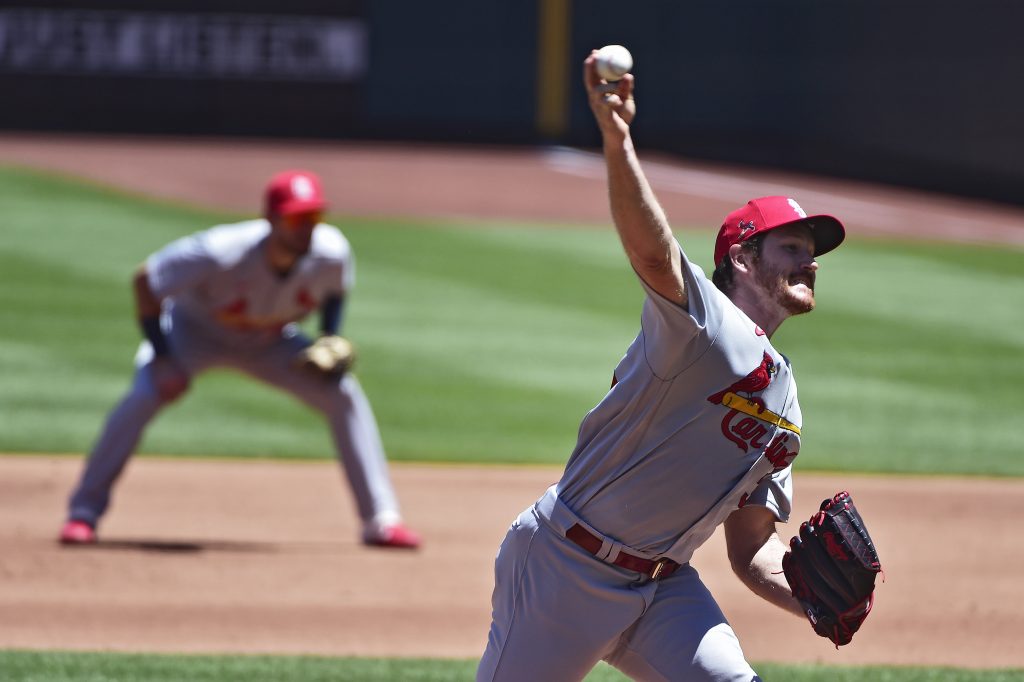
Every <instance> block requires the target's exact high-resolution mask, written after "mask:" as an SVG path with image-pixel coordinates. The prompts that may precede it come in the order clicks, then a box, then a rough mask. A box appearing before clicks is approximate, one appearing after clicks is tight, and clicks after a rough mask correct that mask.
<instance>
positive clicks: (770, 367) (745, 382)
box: [708, 351, 778, 410]
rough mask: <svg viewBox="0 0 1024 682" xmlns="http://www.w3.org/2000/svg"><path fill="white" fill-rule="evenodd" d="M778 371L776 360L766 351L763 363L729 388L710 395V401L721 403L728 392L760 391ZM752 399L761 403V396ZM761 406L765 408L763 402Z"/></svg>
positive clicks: (766, 386)
mask: <svg viewBox="0 0 1024 682" xmlns="http://www.w3.org/2000/svg"><path fill="white" fill-rule="evenodd" d="M776 372H778V368H777V367H776V366H775V361H774V360H772V356H770V355H768V351H765V352H764V357H763V358H762V359H761V364H760V365H758V366H757V367H755V368H754V371H752V372H751V373H750V374H748V375H747V376H745V377H743V378H742V379H740V380H739V381H736V382H734V383H733V384H732V385H731V386H729V388H727V389H725V390H723V391H719V392H718V393H715V394H714V395H710V396H708V402H711V403H714V404H716V405H721V404H722V401H723V400H724V399H725V396H726V394H727V393H759V392H760V391H763V390H764V389H766V388H768V384H770V383H771V382H772V377H774V376H775V373H776ZM751 400H753V401H754V402H757V403H761V399H760V398H751ZM761 408H762V410H763V409H764V404H763V403H762V404H761Z"/></svg>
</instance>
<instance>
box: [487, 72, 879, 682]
mask: <svg viewBox="0 0 1024 682" xmlns="http://www.w3.org/2000/svg"><path fill="white" fill-rule="evenodd" d="M594 61H595V58H594V54H591V56H590V57H589V58H588V59H587V60H586V61H585V62H584V81H585V84H586V89H587V92H588V96H589V100H590V107H591V110H592V111H593V113H594V116H595V118H596V120H597V123H598V125H599V127H600V129H601V133H602V138H603V144H604V155H605V161H606V164H607V169H608V178H609V195H610V200H611V212H612V217H613V219H614V222H615V226H616V229H617V231H618V233H619V237H620V238H621V241H622V244H623V246H624V249H625V252H626V255H627V256H628V258H629V261H630V264H631V265H632V266H633V268H634V270H635V271H636V273H637V275H638V276H639V279H640V283H641V285H642V286H643V288H644V290H645V292H646V294H647V296H646V300H645V302H644V305H643V310H642V313H641V330H640V333H639V335H638V336H637V337H636V339H635V340H634V341H633V343H632V345H631V346H630V347H629V349H628V350H627V351H626V353H625V356H624V357H623V358H622V360H621V361H620V362H619V364H618V366H617V367H616V368H615V372H614V375H613V378H612V387H611V389H610V390H609V391H608V393H607V394H606V395H605V397H604V398H603V399H602V400H601V402H600V403H599V404H598V405H597V406H596V407H595V408H594V409H593V410H591V411H590V412H589V413H588V414H587V416H586V417H585V418H584V420H583V422H582V424H581V425H580V428H579V437H578V441H577V444H576V447H575V449H574V451H573V453H572V455H571V456H570V458H569V461H568V463H567V464H566V467H565V471H564V473H563V475H562V477H561V479H560V480H559V482H558V483H557V484H555V485H554V486H552V487H551V488H550V489H549V490H548V491H547V492H546V493H544V494H543V495H542V496H541V498H540V499H539V500H538V501H537V502H536V503H535V504H534V505H532V506H531V507H530V508H528V509H527V510H526V511H524V512H523V513H522V514H520V516H519V518H518V519H516V521H515V522H514V523H513V524H512V527H511V528H510V529H509V531H508V534H507V535H506V537H505V540H504V542H503V543H502V544H501V547H500V549H499V550H498V555H497V559H496V561H495V586H494V594H493V598H492V611H493V612H492V622H491V628H490V634H489V637H488V642H487V648H486V651H485V652H484V655H483V658H482V659H481V661H480V665H479V668H478V670H477V679H478V680H487V681H490V680H509V681H517V682H518V681H521V680H531V682H542V681H552V682H554V681H556V680H557V681H558V682H566V681H568V680H580V679H582V678H583V677H585V676H586V674H587V673H588V671H590V669H591V668H592V667H593V666H594V665H595V664H596V663H597V662H598V661H600V660H605V661H607V662H608V663H610V664H611V665H613V666H615V667H616V668H618V669H619V670H621V671H622V672H624V673H625V674H627V675H629V676H631V677H633V678H634V679H637V680H685V681H687V682H695V681H703V680H730V681H740V680H742V681H744V682H749V681H750V680H756V679H759V678H758V677H757V675H756V674H755V672H754V671H753V670H752V669H751V667H750V665H749V664H748V663H747V661H746V659H745V657H744V654H743V652H742V650H741V648H740V645H739V642H738V641H737V639H736V636H735V634H734V633H733V630H732V628H731V627H730V626H729V624H728V622H726V619H725V617H724V616H723V615H722V611H721V610H720V608H719V607H718V604H717V603H716V602H715V599H714V597H713V596H712V595H711V594H710V593H709V592H708V590H707V589H706V588H705V586H704V584H703V583H702V582H701V579H700V577H699V576H698V574H697V571H696V570H695V569H694V568H693V567H692V566H691V565H690V564H689V563H688V562H689V560H690V557H691V556H692V554H693V552H694V550H695V549H696V548H697V547H699V546H700V545H701V544H703V543H704V541H705V540H707V538H708V537H710V536H711V534H712V533H713V532H714V530H715V528H717V527H718V526H719V525H720V524H724V530H725V538H726V544H727V546H728V552H729V559H730V562H731V565H732V567H733V570H734V571H735V572H736V574H737V575H738V576H739V577H740V579H741V580H742V581H743V582H744V583H745V584H746V585H747V586H748V587H749V588H750V589H751V590H752V591H753V592H754V593H755V594H757V595H759V596H760V597H762V598H764V599H766V600H767V601H769V602H771V603H773V604H775V605H777V606H779V607H781V608H783V609H785V610H788V611H790V612H791V613H793V614H796V615H799V616H806V617H808V619H810V620H811V621H812V624H814V627H815V630H816V632H818V634H821V635H822V636H824V637H828V638H829V639H832V640H833V641H834V642H835V643H836V644H837V645H839V644H844V643H846V642H849V641H850V638H851V637H852V636H853V633H854V632H855V631H856V629H857V628H858V627H859V626H860V624H861V623H862V622H863V620H864V617H865V616H866V615H867V612H868V611H869V610H870V606H871V597H870V595H871V591H872V590H873V587H874V576H875V574H876V573H877V572H878V570H879V569H880V566H879V565H878V561H877V555H876V554H875V553H874V547H873V545H871V542H870V538H869V537H868V536H867V533H866V530H865V531H864V532H863V533H861V532H860V531H859V530H855V529H854V527H855V526H857V525H858V524H859V525H860V526H861V527H862V526H863V523H862V521H861V520H860V517H859V515H857V514H856V510H855V509H854V508H853V506H852V500H850V499H849V496H848V495H845V494H842V495H837V496H836V498H835V499H834V500H829V501H827V503H826V504H823V505H822V512H821V513H820V514H819V515H818V516H816V517H815V518H812V519H811V521H809V522H808V523H806V524H804V526H805V528H804V529H803V530H802V532H801V539H797V540H794V543H793V551H792V552H789V551H788V550H789V548H788V547H787V545H786V544H785V543H783V542H782V541H781V540H780V539H779V536H778V534H777V532H776V522H778V521H786V520H787V519H788V517H789V514H790V509H791V500H792V479H791V472H792V463H793V459H794V458H795V457H796V456H797V453H798V451H799V449H800V432H801V421H802V420H801V414H800V406H799V404H798V402H797V392H796V383H795V381H794V378H793V371H792V368H791V366H790V362H789V360H788V359H787V358H786V357H785V356H784V355H782V354H781V353H779V352H778V351H777V350H776V349H775V347H774V346H773V345H772V343H771V340H770V339H771V337H772V335H773V334H774V333H775V331H776V330H777V329H778V328H779V325H781V324H782V322H783V321H784V320H786V319H787V318H788V317H790V316H791V315H796V314H799V313H805V312H809V311H810V310H811V309H812V308H813V307H814V285H815V277H816V274H817V270H818V262H817V260H816V257H818V256H820V255H821V254H824V253H826V252H828V251H831V250H832V249H834V248H836V247H837V246H839V244H840V243H841V242H842V241H843V239H844V237H845V230H844V228H843V226H842V224H841V223H840V222H839V221H838V220H836V219H835V218H833V217H831V216H826V215H816V216H808V215H807V214H806V213H805V212H804V211H803V209H802V208H800V206H799V205H798V204H797V203H796V202H795V201H793V200H792V199H789V198H787V197H781V196H772V197H763V198H759V199H754V200H751V201H750V202H748V203H747V204H746V205H745V206H743V207H742V208H740V209H738V210H736V211H734V212H733V213H731V214H730V215H729V216H727V217H726V219H725V222H724V224H723V225H722V228H721V231H720V232H719V234H718V239H717V241H716V244H715V253H714V262H715V268H716V269H715V272H714V275H713V277H712V279H710V280H709V279H708V277H706V276H705V274H704V272H703V271H702V270H701V268H700V267H698V266H697V265H695V264H694V263H692V262H691V261H690V260H689V259H688V258H687V256H686V254H685V253H684V252H683V250H682V248H681V247H680V245H679V243H678V242H677V241H676V239H675V237H674V236H673V235H672V232H671V229H670V227H669V225H668V222H667V220H666V218H665V215H664V213H663V212H662V210H661V207H660V206H659V204H658V202H657V200H656V199H655V197H654V194H653V193H652V191H651V188H650V186H649V185H648V183H647V180H646V178H645V177H644V174H643V172H642V170H641V168H640V164H639V162H638V160H637V157H636V153H635V151H634V148H633V144H632V140H631V136H630V124H631V122H632V120H633V117H634V114H635V111H636V109H635V103H634V100H633V76H632V75H626V76H625V77H624V78H623V79H622V80H621V81H618V82H617V83H614V84H609V83H607V82H606V81H604V80H602V79H601V78H600V77H599V76H598V74H597V71H596V69H595V64H594ZM851 511H852V513H850V512H851ZM840 528H843V529H845V531H849V532H845V531H844V532H842V533H840V532H839V530H840ZM840 535H842V536H843V537H840ZM826 536H829V537H826ZM850 550H854V551H850ZM784 557H785V560H784ZM841 557H846V558H845V559H843V558H841ZM831 563H841V564H843V569H844V570H836V571H831V569H830V568H829V564H831ZM784 566H785V571H784ZM846 575H850V576H853V582H855V583H856V585H855V586H853V585H849V586H845V587H840V586H839V582H838V581H839V580H844V579H845V576H846ZM813 576H828V577H829V579H828V580H818V579H814V578H813ZM833 577H834V578H835V581H832V580H831V578H833ZM823 585H828V586H830V587H831V589H832V590H833V591H834V592H836V594H833V595H829V596H828V597H827V598H816V597H815V596H814V594H813V593H814V591H815V590H816V589H818V587H821V586H823Z"/></svg>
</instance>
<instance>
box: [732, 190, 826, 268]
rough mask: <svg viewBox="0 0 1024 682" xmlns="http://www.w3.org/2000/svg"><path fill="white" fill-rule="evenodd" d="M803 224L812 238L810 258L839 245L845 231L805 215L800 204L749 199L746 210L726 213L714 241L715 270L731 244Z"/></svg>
mask: <svg viewBox="0 0 1024 682" xmlns="http://www.w3.org/2000/svg"><path fill="white" fill-rule="evenodd" d="M795 223H803V224H805V225H807V227H809V228H811V233H812V234H813V235H814V255H815V256H820V255H821V254H823V253H828V252H829V251H831V250H832V249H834V248H836V247H837V246H839V245H840V244H842V243H843V239H845V238H846V229H845V228H844V227H843V224H842V223H841V222H839V221H838V220H836V219H835V218H833V217H832V216H830V215H811V216H809V215H807V214H806V213H805V212H804V210H803V209H802V208H800V204H798V203H796V201H794V200H793V199H790V198H789V197H761V198H760V199H751V200H750V201H748V202H747V204H746V206H744V207H743V208H740V209H737V210H735V211H733V212H732V213H730V214H729V215H728V216H726V218H725V222H724V223H722V229H721V230H719V231H718V239H716V240H715V267H718V266H719V265H720V264H721V263H722V259H723V258H725V256H726V254H727V253H729V247H730V246H732V245H733V244H739V243H741V242H745V241H746V240H748V239H750V238H751V237H753V236H755V235H758V234H764V233H765V232H769V231H771V230H774V229H775V228H777V227H783V226H785V225H793V224H795Z"/></svg>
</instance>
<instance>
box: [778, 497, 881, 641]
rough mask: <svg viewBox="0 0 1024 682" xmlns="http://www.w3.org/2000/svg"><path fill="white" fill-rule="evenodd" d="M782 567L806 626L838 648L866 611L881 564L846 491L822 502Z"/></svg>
mask: <svg viewBox="0 0 1024 682" xmlns="http://www.w3.org/2000/svg"><path fill="white" fill-rule="evenodd" d="M789 546H790V550H791V551H789V552H786V554H785V556H783V557H782V570H783V571H784V572H785V574H786V580H787V582H789V587H790V589H791V590H792V591H793V596H794V597H796V599H797V601H799V602H800V605H801V606H803V609H804V613H805V614H807V619H808V620H809V621H810V622H811V627H813V628H814V631H815V632H816V633H818V634H819V635H820V636H822V637H827V638H828V639H830V640H832V642H833V643H834V644H835V645H836V648H839V646H840V645H843V644H849V643H850V641H851V640H852V639H853V635H854V633H855V632H857V630H858V629H859V628H860V626H861V624H862V623H863V622H864V619H865V618H867V617H868V613H870V612H871V605H872V603H873V599H874V590H875V577H876V576H877V575H878V574H879V573H880V572H881V570H882V565H881V563H880V562H879V560H878V553H877V552H876V551H875V546H874V544H873V543H872V542H871V536H870V535H868V529H867V527H866V526H865V525H864V520H863V519H862V518H861V516H860V513H859V512H858V511H857V508H856V507H855V506H854V504H853V499H852V498H851V497H850V494H849V493H848V492H846V491H843V492H841V493H838V494H837V495H836V496H835V497H833V498H832V499H829V500H825V501H823V502H822V503H821V510H820V511H819V512H818V513H817V514H815V515H814V516H812V517H811V519H810V520H809V521H805V522H804V523H802V524H801V525H800V534H799V535H798V536H795V537H794V538H793V539H792V540H790V543H789Z"/></svg>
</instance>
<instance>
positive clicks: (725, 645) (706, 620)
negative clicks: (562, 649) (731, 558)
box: [605, 565, 760, 682]
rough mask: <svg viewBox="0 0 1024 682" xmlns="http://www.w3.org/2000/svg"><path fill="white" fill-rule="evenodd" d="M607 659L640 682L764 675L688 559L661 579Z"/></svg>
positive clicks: (723, 680) (732, 680)
mask: <svg viewBox="0 0 1024 682" xmlns="http://www.w3.org/2000/svg"><path fill="white" fill-rule="evenodd" d="M605 660H606V661H607V662H608V663H610V664H611V665H613V666H615V667H616V668H618V669H619V670H621V671H622V672H624V673H625V674H627V675H629V676H630V677H632V678H633V679H635V680H639V681H641V682H669V681H675V680H678V681H679V682H691V681H693V682H697V681H699V682H752V681H758V680H760V678H759V677H758V676H757V675H756V673H754V670H753V669H752V668H751V667H750V664H749V663H747V661H746V658H745V657H744V655H743V650H742V649H741V648H740V644H739V640H737V638H736V634H735V633H734V632H733V630H732V627H730V626H729V623H728V622H727V621H726V619H725V616H724V615H723V614H722V611H721V609H720V608H719V607H718V604H717V602H715V599H714V597H713V596H712V595H711V593H710V592H709V591H708V589H707V588H706V587H705V586H704V583H703V582H701V580H700V577H699V576H698V575H697V571H696V570H694V569H693V568H692V567H691V566H689V565H687V566H683V567H681V568H680V569H679V570H678V571H676V573H675V574H673V575H672V576H670V577H669V578H666V579H664V580H662V581H660V582H659V583H658V585H657V591H656V592H655V594H654V599H653V601H652V603H651V606H650V608H648V610H647V611H646V612H645V613H644V615H643V616H642V617H641V618H640V619H639V620H638V621H637V622H636V624H635V625H634V626H633V627H631V628H630V629H629V630H628V631H627V632H626V633H625V634H624V635H623V637H622V639H621V641H620V642H619V645H618V646H617V647H616V648H615V650H614V652H613V653H612V654H611V655H610V656H608V657H607V658H605Z"/></svg>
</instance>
